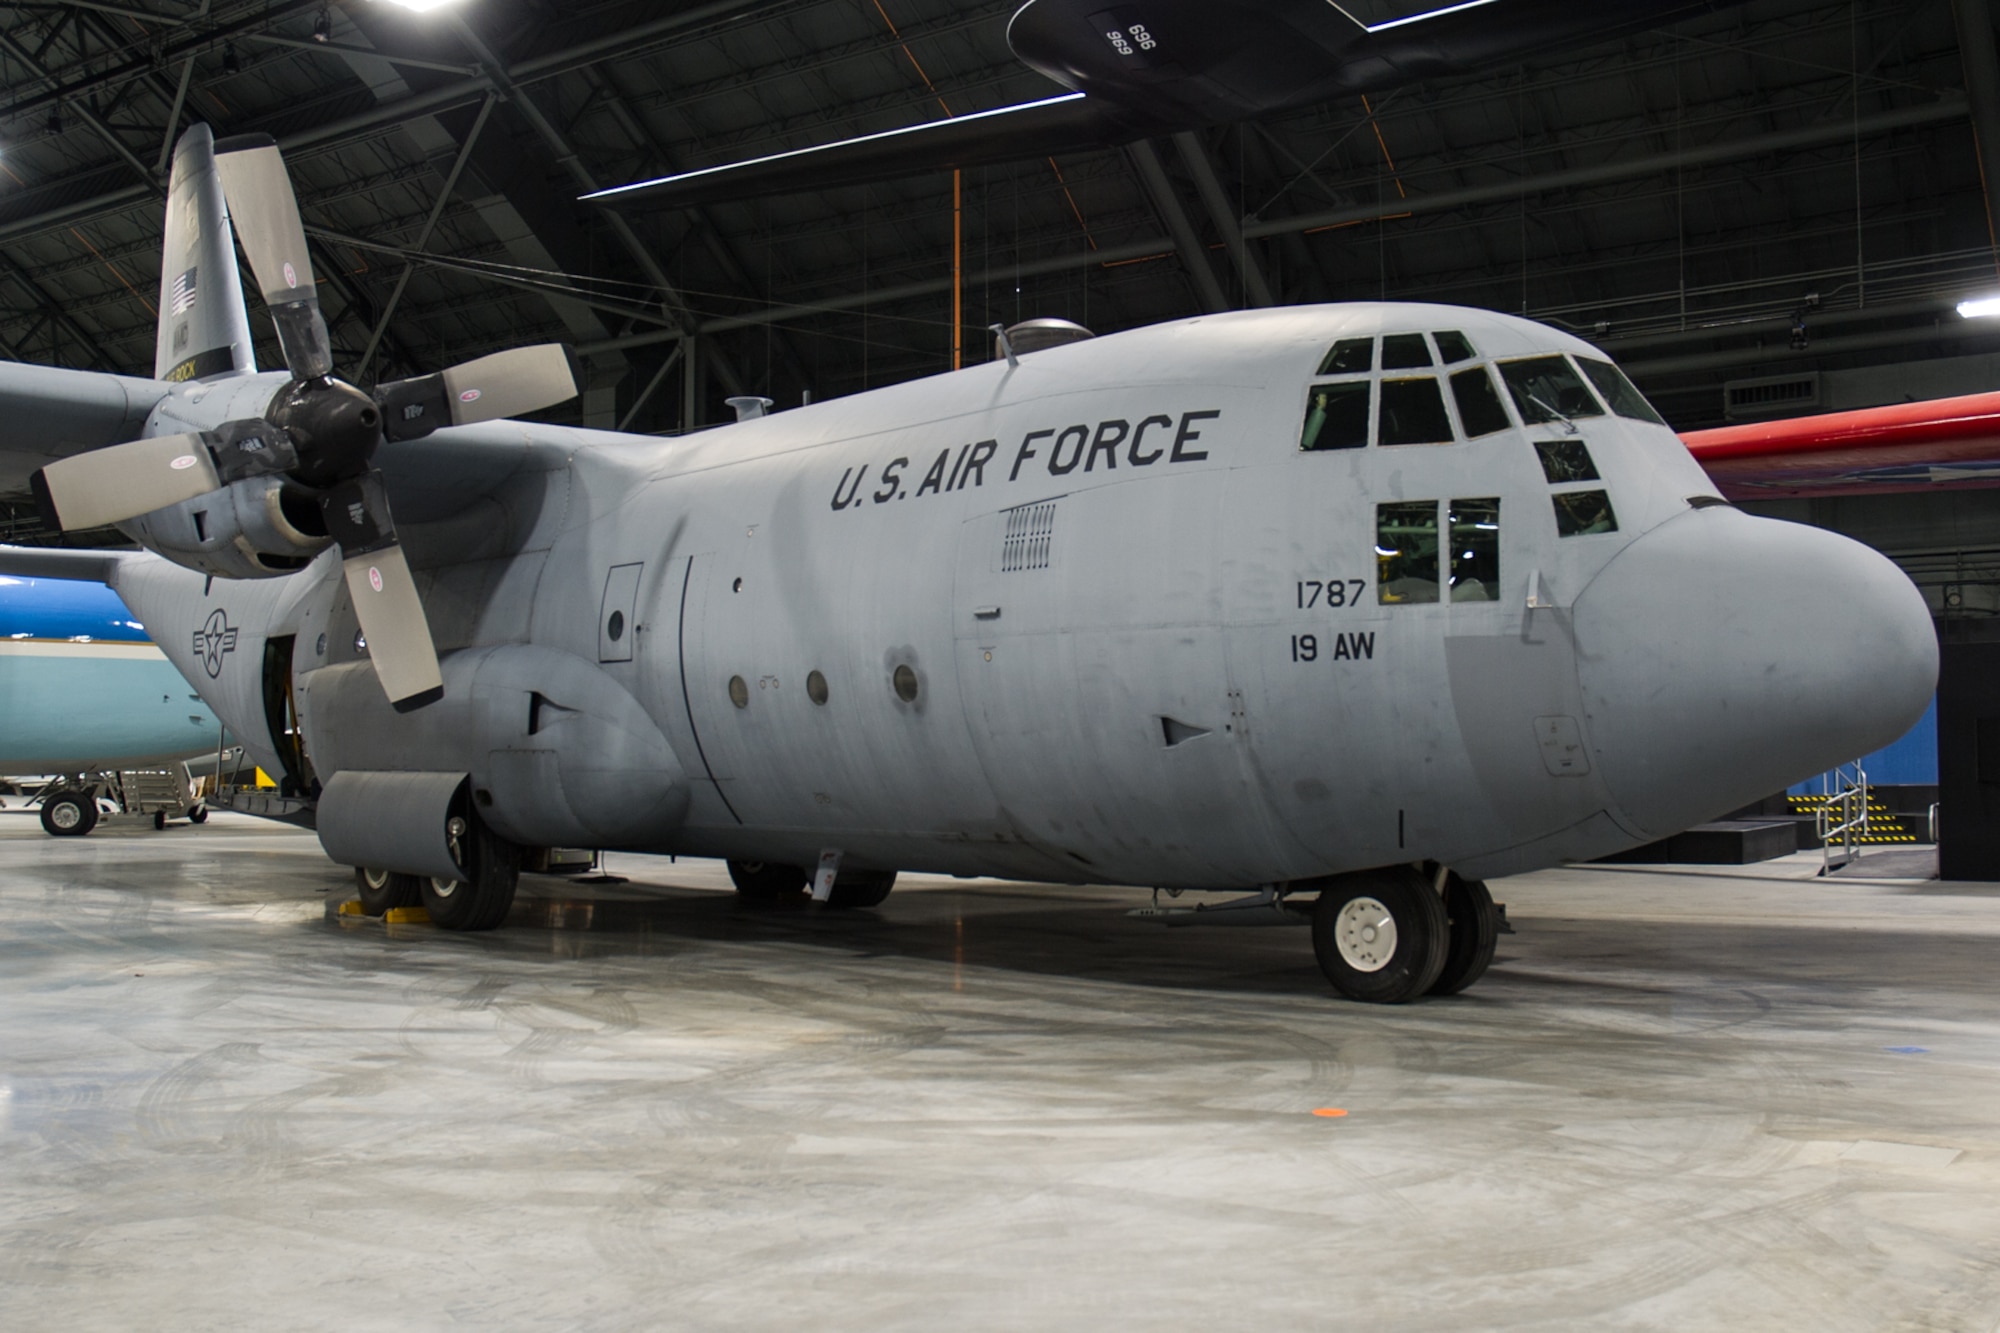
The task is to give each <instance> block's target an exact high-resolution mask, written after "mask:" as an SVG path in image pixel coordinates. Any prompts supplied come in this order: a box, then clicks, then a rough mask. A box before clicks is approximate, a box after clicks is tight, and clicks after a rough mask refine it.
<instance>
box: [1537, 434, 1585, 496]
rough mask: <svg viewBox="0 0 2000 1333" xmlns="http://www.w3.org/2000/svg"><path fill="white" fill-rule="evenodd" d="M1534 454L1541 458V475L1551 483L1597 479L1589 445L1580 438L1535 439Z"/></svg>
mask: <svg viewBox="0 0 2000 1333" xmlns="http://www.w3.org/2000/svg"><path fill="white" fill-rule="evenodd" d="M1535 455H1536V456H1537V457H1538V458H1540V459H1541V460H1542V475H1543V476H1545V477H1547V478H1548V479H1549V483H1550V484H1551V485H1554V486H1560V485H1562V484H1563V483H1564V482H1566V481H1596V480H1597V464H1596V463H1594V462H1592V461H1591V458H1590V446H1589V445H1587V444H1585V443H1584V442H1583V441H1582V440H1579V439H1574V438H1566V439H1561V440H1536V441H1535Z"/></svg>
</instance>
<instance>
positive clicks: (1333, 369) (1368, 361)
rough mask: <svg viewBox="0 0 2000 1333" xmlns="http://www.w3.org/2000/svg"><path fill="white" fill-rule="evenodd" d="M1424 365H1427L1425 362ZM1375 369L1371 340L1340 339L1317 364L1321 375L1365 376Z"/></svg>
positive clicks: (1373, 348) (1373, 343) (1373, 341)
mask: <svg viewBox="0 0 2000 1333" xmlns="http://www.w3.org/2000/svg"><path fill="white" fill-rule="evenodd" d="M1425 364H1429V363H1428V362H1426V363H1425ZM1373 369H1375V340H1374V339H1373V338H1342V339H1341V340H1340V341H1339V342H1337V343H1335V344H1334V345H1333V347H1332V348H1331V349H1330V350H1328V352H1327V354H1326V357H1325V359H1324V360H1322V361H1321V362H1320V363H1319V370H1318V371H1317V372H1316V373H1318V374H1321V375H1366V374H1367V373H1368V372H1369V371H1371V370H1373Z"/></svg>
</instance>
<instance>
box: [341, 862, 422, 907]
mask: <svg viewBox="0 0 2000 1333" xmlns="http://www.w3.org/2000/svg"><path fill="white" fill-rule="evenodd" d="M354 888H355V892H356V893H358V894H359V895H360V897H361V910H362V911H363V912H365V913H367V914H368V915H369V916H381V915H382V914H383V913H384V912H386V911H388V910H389V909H390V908H392V907H415V906H416V905H417V903H418V901H419V900H420V899H421V897H422V892H423V891H422V889H421V887H420V886H419V885H418V882H417V877H416V876H415V875H405V874H401V873H399V872H397V871H394V870H371V869H370V868H368V867H367V866H356V867H354Z"/></svg>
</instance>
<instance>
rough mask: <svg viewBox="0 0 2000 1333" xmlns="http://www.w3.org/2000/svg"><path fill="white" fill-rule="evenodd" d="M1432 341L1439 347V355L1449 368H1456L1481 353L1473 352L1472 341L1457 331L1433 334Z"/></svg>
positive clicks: (1451, 330)
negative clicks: (1460, 363)
mask: <svg viewBox="0 0 2000 1333" xmlns="http://www.w3.org/2000/svg"><path fill="white" fill-rule="evenodd" d="M1431 341H1432V342H1435V343H1436V344H1437V345H1438V355H1439V356H1441V357H1443V358H1444V363H1445V364H1446V365H1447V366H1455V365H1457V364H1458V363H1459V362H1461V361H1470V360H1472V358H1473V357H1475V356H1477V355H1479V353H1477V352H1475V351H1473V350H1472V340H1471V339H1470V338H1468V337H1466V336H1465V335H1464V334H1462V333H1460V332H1458V331H1457V330H1456V329H1450V330H1447V331H1445V332H1443V333H1433V334H1432V335H1431Z"/></svg>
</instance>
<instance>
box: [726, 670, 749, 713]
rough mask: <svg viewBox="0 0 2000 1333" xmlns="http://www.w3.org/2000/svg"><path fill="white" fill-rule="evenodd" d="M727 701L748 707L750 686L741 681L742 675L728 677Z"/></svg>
mask: <svg viewBox="0 0 2000 1333" xmlns="http://www.w3.org/2000/svg"><path fill="white" fill-rule="evenodd" d="M729 702H731V703H733V704H735V705H736V706H737V707H738V708H748V707H749V706H750V687H749V686H748V685H746V684H744V683H743V677H741V676H731V677H730V678H729Z"/></svg>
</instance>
